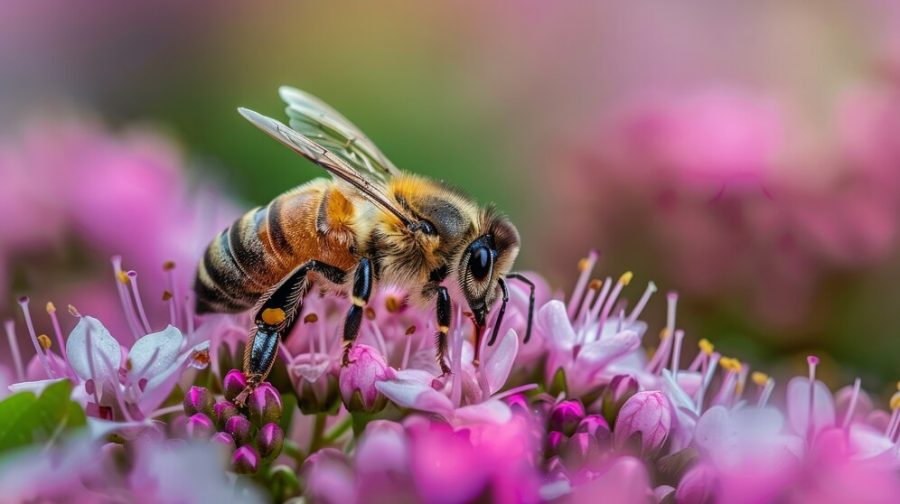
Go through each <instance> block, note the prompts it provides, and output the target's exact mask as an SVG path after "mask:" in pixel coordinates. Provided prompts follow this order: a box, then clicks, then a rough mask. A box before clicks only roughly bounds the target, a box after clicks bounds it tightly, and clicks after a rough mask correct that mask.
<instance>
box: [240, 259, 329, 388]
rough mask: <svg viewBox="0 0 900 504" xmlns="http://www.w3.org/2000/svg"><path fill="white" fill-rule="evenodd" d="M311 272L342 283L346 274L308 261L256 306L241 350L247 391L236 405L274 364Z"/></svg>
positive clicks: (297, 310)
mask: <svg viewBox="0 0 900 504" xmlns="http://www.w3.org/2000/svg"><path fill="white" fill-rule="evenodd" d="M310 272H316V273H319V274H321V275H322V276H323V277H325V278H326V279H328V280H329V281H332V282H335V283H343V281H344V277H345V275H346V273H345V272H344V271H343V270H341V269H340V268H336V267H334V266H331V265H329V264H325V263H323V262H320V261H315V260H313V261H308V262H306V263H303V264H302V265H300V266H298V267H297V268H295V269H294V270H293V271H292V272H291V273H289V274H288V275H287V276H286V277H285V278H284V280H282V281H281V282H279V283H278V284H277V285H276V286H275V287H273V288H272V289H271V290H270V291H269V292H268V293H267V294H266V295H265V296H263V298H262V299H263V301H262V302H261V303H259V304H258V305H257V308H256V312H255V315H254V318H253V320H254V323H255V326H256V327H254V328H253V330H252V332H251V333H250V338H249V339H248V340H247V345H246V346H245V347H244V376H246V377H247V387H246V388H244V390H243V391H241V393H240V394H238V396H237V397H235V399H234V402H235V404H237V405H239V406H242V405H243V404H244V402H245V401H246V400H247V397H248V396H249V395H250V393H252V392H253V390H254V389H256V387H258V386H259V384H260V383H262V382H263V381H265V379H266V377H267V376H269V372H270V371H272V366H273V365H274V364H275V357H276V356H277V355H278V346H279V344H280V343H281V340H282V338H284V337H287V335H288V334H289V333H290V332H291V329H292V328H293V327H294V324H295V323H296V321H297V314H298V313H299V312H300V308H301V305H302V303H303V295H304V294H305V292H306V289H307V287H308V285H309V280H308V278H307V275H308V274H309V273H310Z"/></svg>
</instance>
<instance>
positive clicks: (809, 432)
mask: <svg viewBox="0 0 900 504" xmlns="http://www.w3.org/2000/svg"><path fill="white" fill-rule="evenodd" d="M806 363H807V364H808V365H809V409H808V410H807V416H806V441H807V442H808V443H812V440H813V437H814V436H815V434H816V430H815V423H814V422H813V411H814V409H815V402H816V399H815V398H816V366H817V365H818V364H819V358H818V357H816V356H815V355H810V356H808V357H807V358H806Z"/></svg>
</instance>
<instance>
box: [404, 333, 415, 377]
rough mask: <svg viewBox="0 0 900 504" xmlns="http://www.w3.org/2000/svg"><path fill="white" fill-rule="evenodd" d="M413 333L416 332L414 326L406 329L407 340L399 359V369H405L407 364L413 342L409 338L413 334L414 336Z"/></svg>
mask: <svg viewBox="0 0 900 504" xmlns="http://www.w3.org/2000/svg"><path fill="white" fill-rule="evenodd" d="M415 332H416V326H409V327H407V328H406V336H407V338H406V345H405V346H404V348H403V358H402V359H400V368H401V369H406V366H407V364H409V353H410V349H411V348H412V340H413V339H412V338H410V337H409V336H412V335H413V334H415Z"/></svg>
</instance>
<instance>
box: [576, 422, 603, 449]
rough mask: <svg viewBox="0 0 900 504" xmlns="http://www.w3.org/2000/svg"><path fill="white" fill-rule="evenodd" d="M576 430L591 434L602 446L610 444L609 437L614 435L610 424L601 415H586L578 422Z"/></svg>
mask: <svg viewBox="0 0 900 504" xmlns="http://www.w3.org/2000/svg"><path fill="white" fill-rule="evenodd" d="M575 432H586V433H588V434H590V435H591V436H592V437H593V438H594V440H595V441H597V443H598V445H599V446H600V447H606V446H608V445H609V438H610V437H611V436H612V433H611V432H610V430H609V424H608V423H606V419H604V418H603V417H602V416H600V415H588V416H586V417H584V418H583V419H582V420H581V422H580V423H579V424H578V428H576V429H575Z"/></svg>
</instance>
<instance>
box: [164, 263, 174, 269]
mask: <svg viewBox="0 0 900 504" xmlns="http://www.w3.org/2000/svg"><path fill="white" fill-rule="evenodd" d="M173 269H175V261H166V262H164V263H163V271H172V270H173Z"/></svg>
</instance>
